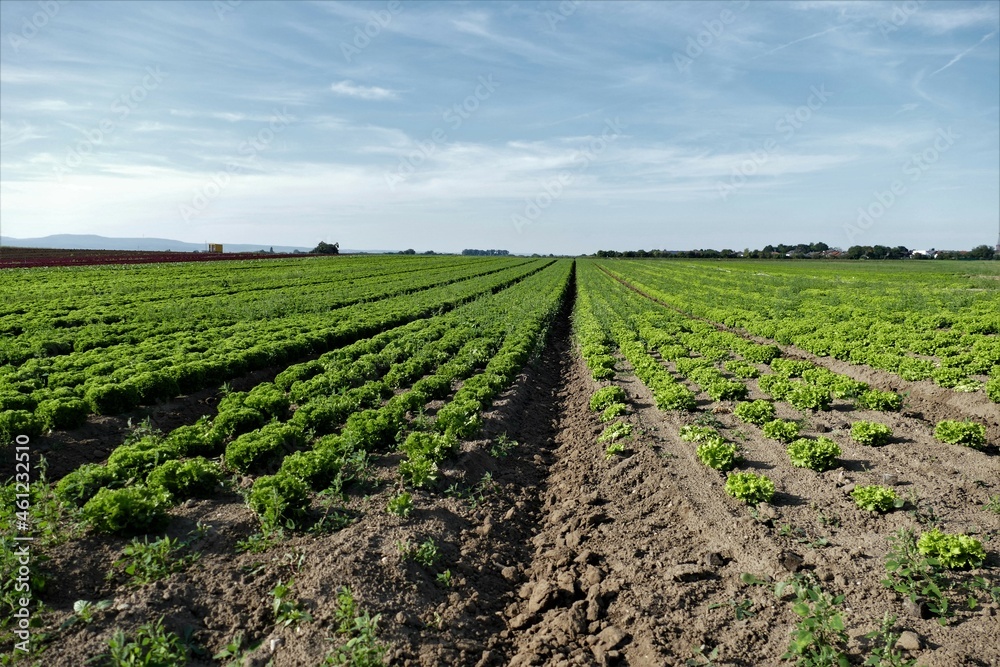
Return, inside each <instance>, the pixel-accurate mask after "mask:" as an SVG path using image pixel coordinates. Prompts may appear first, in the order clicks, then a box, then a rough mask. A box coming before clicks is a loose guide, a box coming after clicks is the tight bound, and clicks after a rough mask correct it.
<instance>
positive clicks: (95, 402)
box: [0, 260, 550, 441]
mask: <svg viewBox="0 0 1000 667" xmlns="http://www.w3.org/2000/svg"><path fill="white" fill-rule="evenodd" d="M549 263H550V262H549V261H547V260H538V261H531V262H522V263H519V264H515V265H514V266H507V267H506V268H500V269H499V270H497V267H495V266H494V267H493V268H491V269H489V271H488V272H487V273H485V274H483V273H482V269H479V270H478V271H479V273H477V274H476V275H474V276H472V277H470V276H469V275H468V272H467V271H465V272H461V273H458V274H456V275H453V276H452V277H451V278H450V279H449V280H448V282H447V283H446V284H443V285H437V286H435V287H432V288H428V289H420V290H418V291H415V292H411V293H405V292H406V290H403V292H404V293H402V294H397V295H395V296H386V298H378V299H374V300H370V301H359V302H358V303H355V304H354V305H351V306H346V307H343V308H338V309H335V310H331V311H327V312H324V313H314V314H299V315H294V316H289V317H283V318H278V319H273V320H259V321H258V320H247V321H245V322H241V323H239V324H237V325H233V326H226V327H215V328H213V327H207V328H201V329H200V328H199V325H197V323H196V322H191V323H189V326H190V327H192V330H191V331H187V332H183V333H177V334H171V335H170V336H167V337H165V338H153V339H150V340H145V341H142V342H139V343H136V344H134V345H133V344H127V343H118V344H115V345H112V346H110V347H102V348H96V349H90V350H87V351H84V352H80V353H75V352H74V353H71V354H67V355H62V356H56V357H40V358H33V359H30V360H28V361H26V362H25V363H24V364H21V365H20V366H19V367H16V368H15V367H13V366H5V367H0V408H2V409H0V437H3V438H4V439H5V440H7V441H9V439H10V438H11V437H12V436H13V435H15V434H17V433H23V434H27V435H31V434H37V433H41V432H43V431H46V430H49V429H70V428H75V427H78V426H79V425H81V424H82V423H84V421H85V420H86V418H87V416H88V415H90V414H100V415H113V414H121V413H124V412H128V411H130V410H132V409H134V408H136V407H137V406H139V405H144V404H152V403H155V402H158V401H163V400H168V399H170V398H173V397H175V396H177V395H180V394H189V393H191V392H194V391H198V390H200V389H204V388H206V387H212V386H217V385H218V384H219V383H221V382H224V381H227V380H229V379H232V378H235V377H238V376H241V375H243V374H245V373H248V372H251V371H255V370H259V369H263V368H268V367H273V366H275V365H281V364H287V363H290V362H293V361H296V360H299V359H301V358H303V357H307V356H310V355H314V354H321V353H325V352H327V351H329V350H333V349H337V348H339V347H341V346H343V345H345V344H349V343H352V342H354V341H357V340H362V339H365V338H367V337H369V336H373V335H377V334H378V333H379V332H381V331H384V330H386V329H388V328H392V327H397V326H400V325H403V324H406V323H408V322H411V321H415V320H420V319H426V318H428V317H433V316H434V315H436V314H438V313H442V312H447V311H449V310H452V309H454V308H457V307H459V306H461V305H462V304H465V303H468V302H470V301H474V300H475V299H478V298H480V297H482V296H484V295H488V294H492V293H494V292H497V291H500V290H503V289H505V288H507V287H509V286H510V285H513V284H515V283H517V282H519V281H521V280H524V279H525V278H527V277H529V276H531V275H533V274H535V273H537V272H538V271H541V270H542V269H544V268H545V267H546V266H548V265H549ZM408 275H410V276H411V278H415V277H417V276H418V275H420V274H415V275H414V274H408ZM359 298H360V297H359Z"/></svg>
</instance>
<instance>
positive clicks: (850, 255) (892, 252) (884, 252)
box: [594, 242, 1000, 259]
mask: <svg viewBox="0 0 1000 667" xmlns="http://www.w3.org/2000/svg"><path fill="white" fill-rule="evenodd" d="M594 254H595V256H597V257H626V258H628V257H685V258H690V259H738V258H750V259H784V258H790V259H1000V253H996V252H995V251H994V249H993V248H991V247H990V246H988V245H981V246H976V247H975V248H973V249H972V250H934V249H933V248H932V249H930V250H910V249H909V248H907V247H906V246H901V245H900V246H895V247H892V248H890V247H889V246H883V245H875V246H862V245H853V246H851V247H850V248H848V249H847V250H842V249H840V248H831V247H830V246H828V245H827V244H825V243H822V242H820V243H799V244H797V245H785V244H784V243H779V244H778V245H766V246H764V247H763V248H761V249H759V250H751V249H749V248H745V249H744V250H743V251H742V252H738V251H736V250H732V249H730V248H723V249H722V250H715V249H713V248H701V249H697V250H624V251H620V250H598V251H597V252H596V253H594Z"/></svg>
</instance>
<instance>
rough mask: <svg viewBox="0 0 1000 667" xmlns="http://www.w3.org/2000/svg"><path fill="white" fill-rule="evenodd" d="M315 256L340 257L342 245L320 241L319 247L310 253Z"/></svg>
mask: <svg viewBox="0 0 1000 667" xmlns="http://www.w3.org/2000/svg"><path fill="white" fill-rule="evenodd" d="M309 252H310V254H313V255H339V254H340V243H326V242H325V241H320V242H319V245H317V246H316V247H315V248H313V249H312V250H310V251H309Z"/></svg>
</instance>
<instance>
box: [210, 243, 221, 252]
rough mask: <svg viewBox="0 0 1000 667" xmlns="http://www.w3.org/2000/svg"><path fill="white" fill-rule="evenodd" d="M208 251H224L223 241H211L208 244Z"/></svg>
mask: <svg viewBox="0 0 1000 667" xmlns="http://www.w3.org/2000/svg"><path fill="white" fill-rule="evenodd" d="M208 251H209V252H222V244H221V243H209V244H208Z"/></svg>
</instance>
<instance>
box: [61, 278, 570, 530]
mask: <svg viewBox="0 0 1000 667" xmlns="http://www.w3.org/2000/svg"><path fill="white" fill-rule="evenodd" d="M572 271H573V264H572V262H570V261H559V262H555V263H552V264H548V265H547V266H546V267H545V268H544V269H543V270H541V271H538V272H536V273H534V274H533V275H531V276H529V277H526V278H525V279H524V280H522V281H519V282H518V283H517V284H514V285H512V286H509V287H507V288H506V289H503V290H499V291H498V292H497V293H496V294H490V295H486V296H483V297H481V298H480V299H477V300H475V301H473V302H471V303H468V304H465V305H463V306H460V307H458V308H456V309H454V310H452V311H450V312H448V313H445V314H442V315H439V316H436V317H433V318H428V319H424V320H418V321H414V322H411V323H408V324H405V325H402V326H399V327H396V328H393V329H390V330H388V331H385V332H382V333H379V334H376V335H374V336H372V337H370V338H366V339H363V340H360V341H357V342H355V343H353V344H350V345H347V346H344V347H342V348H339V349H337V350H334V351H332V352H330V353H327V354H326V355H324V356H322V357H320V358H319V359H317V360H315V361H309V362H305V363H299V364H294V365H292V366H289V367H288V368H287V369H286V370H285V371H283V372H282V373H280V374H279V375H278V376H277V377H276V378H275V380H274V382H265V383H262V384H260V385H258V386H256V387H255V388H253V389H252V390H250V391H248V392H233V393H230V394H228V395H227V396H226V397H225V398H223V400H221V401H220V402H219V405H218V410H217V412H216V414H215V415H214V416H212V417H211V418H210V417H209V416H205V417H203V418H202V419H200V420H199V421H198V422H197V423H195V424H192V425H186V426H181V427H179V428H177V429H174V430H173V431H172V432H170V433H168V434H165V435H162V434H155V435H146V436H145V437H143V438H141V439H138V440H136V441H127V442H126V443H123V444H122V445H121V446H119V447H117V448H116V449H115V450H114V451H113V452H112V453H111V455H110V456H109V458H108V460H107V462H106V463H105V464H87V465H84V466H81V467H80V468H78V469H77V470H75V471H73V472H71V473H70V474H68V475H66V476H65V477H63V479H62V480H60V481H59V482H58V483H57V484H56V487H55V490H56V493H57V495H58V496H59V497H60V498H61V499H62V500H64V501H66V502H68V503H71V504H73V505H76V506H79V507H81V508H82V515H83V517H84V518H85V519H86V520H87V521H88V522H89V523H90V524H91V525H92V526H93V527H94V528H95V529H97V530H100V531H104V532H112V533H134V532H145V531H150V530H155V529H158V528H160V527H161V526H162V524H163V523H164V522H165V521H166V520H167V516H168V515H167V510H168V509H169V507H170V506H172V505H173V504H175V503H177V502H179V501H181V500H184V499H185V498H189V497H197V496H206V495H213V494H215V493H217V492H218V491H219V489H220V482H221V481H222V480H223V479H224V477H225V476H227V475H230V474H233V473H237V474H240V475H244V476H247V477H250V478H252V479H253V482H252V487H251V488H250V490H249V492H248V494H247V502H248V504H249V506H250V508H251V509H252V510H253V511H254V512H255V513H256V514H257V515H258V516H259V517H260V520H261V522H262V524H263V525H264V526H265V527H266V528H275V527H285V526H287V527H301V526H303V525H304V524H305V523H306V522H307V521H308V520H309V517H310V516H311V515H310V508H311V506H312V504H313V500H314V496H315V494H316V493H317V492H320V491H323V490H325V489H329V488H331V487H333V488H336V489H342V488H343V487H344V486H345V485H346V484H348V483H349V482H350V481H351V480H352V479H354V477H355V476H356V475H357V474H358V472H359V471H360V470H362V469H364V468H365V467H366V463H367V461H368V460H369V459H370V458H371V457H373V456H382V455H386V456H393V457H395V458H396V459H397V460H398V468H397V476H398V480H399V484H400V485H402V486H407V487H411V488H420V487H431V486H433V485H434V484H435V482H436V481H437V479H438V476H439V471H438V464H440V463H441V462H442V460H444V459H445V458H447V457H448V456H450V455H452V454H453V453H454V452H456V451H457V448H458V446H459V443H460V441H461V440H462V439H463V438H469V437H471V436H473V435H474V434H475V433H476V432H477V431H478V430H479V428H480V427H481V424H482V416H481V415H482V412H483V411H484V410H485V409H487V408H488V407H489V406H490V405H491V404H492V402H493V399H494V398H495V397H496V395H497V394H498V393H499V392H501V391H502V390H503V389H504V388H506V387H508V386H510V384H511V383H512V382H513V381H514V379H515V378H516V377H517V375H518V374H519V373H520V372H521V369H522V367H523V366H524V364H525V363H526V362H527V361H528V360H529V358H530V356H531V355H532V354H534V353H536V352H537V351H538V350H539V349H540V346H541V345H542V343H543V342H544V340H545V339H546V336H547V332H548V330H549V327H550V326H551V324H552V322H553V320H554V318H555V317H556V315H557V313H558V311H559V309H560V307H561V306H562V303H563V301H564V299H565V297H566V291H567V289H568V287H569V285H570V284H571V280H570V279H571V275H572ZM432 401H443V404H441V405H440V407H438V409H437V410H436V414H435V415H434V416H433V418H430V417H428V416H426V415H425V414H424V411H425V409H426V408H427V406H428V404H429V403H431V402H432Z"/></svg>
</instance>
